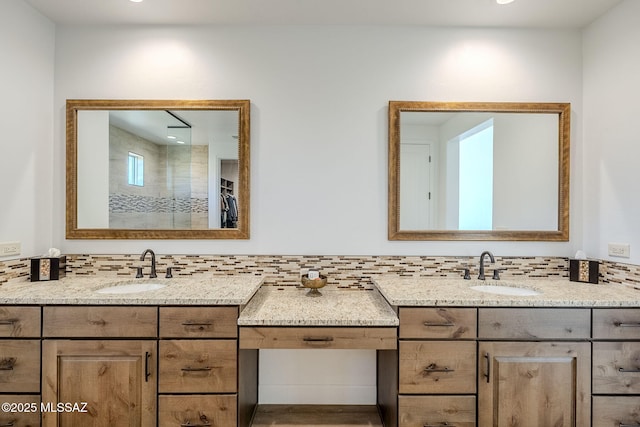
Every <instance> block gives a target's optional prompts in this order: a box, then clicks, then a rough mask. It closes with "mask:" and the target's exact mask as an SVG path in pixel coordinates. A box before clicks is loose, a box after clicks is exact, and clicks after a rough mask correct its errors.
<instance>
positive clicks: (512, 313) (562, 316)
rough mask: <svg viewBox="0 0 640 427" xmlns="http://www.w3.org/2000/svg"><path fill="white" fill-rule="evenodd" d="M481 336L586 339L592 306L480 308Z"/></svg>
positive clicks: (530, 338) (515, 338)
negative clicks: (579, 307)
mask: <svg viewBox="0 0 640 427" xmlns="http://www.w3.org/2000/svg"><path fill="white" fill-rule="evenodd" d="M478 336H479V337H480V338H481V339H509V340H537V339H549V340H554V339H555V340H558V339H570V340H578V339H585V340H586V339H589V338H590V337H591V310H589V309H572V308H480V309H479V310H478Z"/></svg>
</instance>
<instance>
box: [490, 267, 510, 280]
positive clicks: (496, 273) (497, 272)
mask: <svg viewBox="0 0 640 427" xmlns="http://www.w3.org/2000/svg"><path fill="white" fill-rule="evenodd" d="M506 270H507V269H506V268H496V269H494V270H493V280H500V272H501V271H506Z"/></svg>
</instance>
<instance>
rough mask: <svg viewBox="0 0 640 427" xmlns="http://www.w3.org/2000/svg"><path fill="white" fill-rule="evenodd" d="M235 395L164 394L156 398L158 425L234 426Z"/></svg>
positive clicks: (180, 426) (194, 426) (167, 426)
mask: <svg viewBox="0 0 640 427" xmlns="http://www.w3.org/2000/svg"><path fill="white" fill-rule="evenodd" d="M236 419H237V410H236V396H235V395H229V394H224V395H186V396H184V395H179V396H171V395H164V396H160V397H159V398H158V426H159V427H184V426H191V427H209V426H211V427H213V426H235V425H236Z"/></svg>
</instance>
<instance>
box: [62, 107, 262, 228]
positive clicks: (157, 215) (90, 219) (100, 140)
mask: <svg viewBox="0 0 640 427" xmlns="http://www.w3.org/2000/svg"><path fill="white" fill-rule="evenodd" d="M249 117H250V101H249V100H87V99H72V100H67V104H66V174H67V179H66V197H67V199H66V237H67V239H248V238H249V197H250V192H249V167H250V142H249V138H250V136H249V135H250V120H249Z"/></svg>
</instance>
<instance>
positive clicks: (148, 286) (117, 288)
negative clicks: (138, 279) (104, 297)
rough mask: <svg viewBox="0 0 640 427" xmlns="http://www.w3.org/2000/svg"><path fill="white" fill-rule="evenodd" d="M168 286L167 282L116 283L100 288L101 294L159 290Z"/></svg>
mask: <svg viewBox="0 0 640 427" xmlns="http://www.w3.org/2000/svg"><path fill="white" fill-rule="evenodd" d="M165 286H167V284H166V283H150V282H145V283H129V284H126V285H114V286H109V287H106V288H102V289H98V290H97V291H96V292H97V293H99V294H134V293H136V292H147V291H157V290H158V289H162V288H164V287H165Z"/></svg>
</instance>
